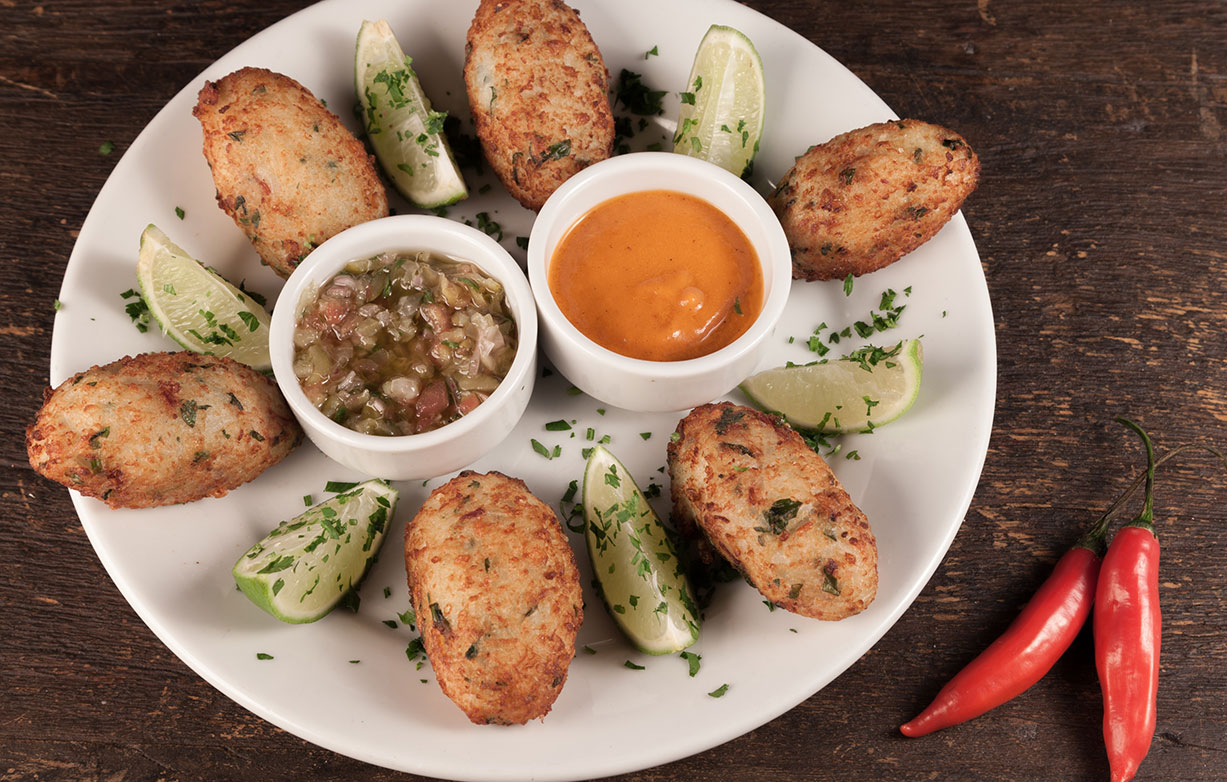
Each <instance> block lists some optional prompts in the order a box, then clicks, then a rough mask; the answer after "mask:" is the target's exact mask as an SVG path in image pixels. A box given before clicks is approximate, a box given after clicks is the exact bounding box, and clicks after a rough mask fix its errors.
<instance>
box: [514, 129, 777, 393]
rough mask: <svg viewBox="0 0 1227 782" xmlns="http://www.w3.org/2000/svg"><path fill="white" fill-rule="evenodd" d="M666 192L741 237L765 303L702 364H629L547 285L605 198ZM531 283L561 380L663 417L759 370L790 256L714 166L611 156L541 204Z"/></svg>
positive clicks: (745, 188) (773, 225) (763, 217)
mask: <svg viewBox="0 0 1227 782" xmlns="http://www.w3.org/2000/svg"><path fill="white" fill-rule="evenodd" d="M645 190H672V191H675V192H681V193H686V194H688V195H692V196H695V197H698V198H701V199H703V200H704V201H707V202H708V203H710V204H711V205H712V206H714V207H716V208H717V209H719V210H720V211H721V212H723V213H724V214H725V215H727V216H728V217H729V218H730V219H732V221H733V222H734V223H736V224H737V225H738V227H740V228H741V230H742V232H744V233H745V235H746V238H747V239H749V240H750V243H751V245H753V247H754V250H755V252H756V253H757V254H758V259H759V263H760V264H761V269H762V275H763V306H762V311H761V312H760V313H759V316H758V319H757V320H755V321H754V323H753V325H751V326H750V328H749V329H748V330H747V331H746V332H745V333H744V334H742V335H741V336H740V337H738V338H737V339H736V340H735V341H734V342H732V343H731V344H729V345H727V346H726V347H724V348H721V349H720V350H717V351H715V352H713V353H709V354H708V355H706V356H701V357H699V358H693V359H687V360H683V361H647V360H643V359H637V358H630V357H628V356H623V355H620V354H618V353H615V352H613V351H611V350H608V349H607V348H604V347H602V346H600V345H598V344H597V343H596V342H594V341H593V340H591V339H589V338H588V337H586V336H584V334H582V333H581V332H580V331H579V329H577V328H576V327H575V326H574V325H573V324H572V323H571V322H570V321H569V320H567V318H566V316H565V315H563V313H562V310H561V309H560V308H559V306H558V304H557V302H555V300H554V297H553V295H552V294H551V292H550V286H549V265H550V262H551V259H552V258H553V255H554V249H555V247H556V246H557V245H558V243H559V241H560V240H561V239H562V238H563V236H564V235H565V234H566V232H567V230H568V229H569V228H570V227H571V226H572V225H574V224H575V222H576V221H577V220H579V219H580V218H581V217H582V216H583V215H584V214H585V213H587V212H588V211H589V210H590V209H592V208H593V207H595V206H596V205H597V204H600V203H602V202H604V201H606V200H608V199H610V198H614V197H615V196H620V195H624V194H626V193H633V192H639V191H645ZM528 278H529V280H530V282H531V284H532V289H533V295H534V296H535V297H536V300H537V310H538V314H539V316H540V318H541V347H542V349H543V350H544V351H545V354H546V356H548V357H549V359H550V361H551V362H553V364H554V366H555V367H557V368H558V370H559V371H560V372H562V374H563V375H565V376H566V377H567V379H568V380H570V381H571V382H572V383H574V384H575V386H576V387H578V388H579V389H580V390H582V391H584V392H585V393H586V394H588V395H590V396H593V397H595V398H597V399H599V400H601V401H603V402H606V403H608V404H610V405H614V406H616V407H621V408H624V409H626V410H634V411H639V412H665V411H673V410H684V409H687V408H691V407H694V406H696V405H700V404H704V403H706V402H710V401H712V400H713V399H716V398H718V397H720V396H723V395H724V394H726V393H728V392H729V391H731V390H732V389H733V388H735V387H736V386H737V384H738V383H740V382H741V381H742V380H745V379H746V378H747V377H749V376H750V375H751V374H752V373H753V372H754V370H755V369H756V368H757V366H758V362H759V359H760V357H761V351H759V350H758V348H759V347H760V346H761V345H762V343H763V341H764V340H765V339H767V337H769V336H770V335H771V333H772V332H773V331H774V330H775V326H776V323H777V322H778V321H779V319H780V316H781V315H783V313H784V305H785V304H786V303H787V301H788V291H789V287H790V285H791V283H792V258H791V256H790V254H789V250H788V240H787V239H786V238H785V236H784V229H783V228H781V227H780V222H779V220H778V219H777V218H776V216H775V214H774V213H773V212H772V211H771V208H770V207H769V206H767V202H766V201H764V200H763V198H762V196H760V195H759V194H758V193H757V192H755V190H754V188H752V187H750V185H748V184H746V183H745V182H743V181H742V180H741V179H739V178H738V177H736V176H733V175H732V174H730V173H729V172H727V171H725V170H724V169H722V168H719V167H717V166H715V165H712V164H711V163H707V162H705V161H702V160H698V159H696V158H692V157H687V156H686V155H679V154H674V153H670V152H640V153H635V154H630V155H622V156H620V157H615V158H610V159H609V160H605V161H602V162H600V163H597V164H595V165H592V166H589V167H588V168H586V169H584V170H583V171H581V172H580V173H578V174H576V175H575V176H573V177H571V178H570V179H569V180H567V181H566V183H564V184H563V185H562V187H560V188H558V190H556V191H555V192H554V194H553V195H551V196H550V198H549V200H548V201H546V202H545V206H544V207H542V209H541V213H540V214H539V215H538V216H537V220H536V222H535V223H534V224H533V229H532V234H531V236H530V237H529V242H528Z"/></svg>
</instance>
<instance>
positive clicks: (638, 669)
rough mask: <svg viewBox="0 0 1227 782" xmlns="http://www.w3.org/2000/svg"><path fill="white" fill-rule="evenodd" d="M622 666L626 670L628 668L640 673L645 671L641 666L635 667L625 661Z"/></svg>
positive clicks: (628, 661)
mask: <svg viewBox="0 0 1227 782" xmlns="http://www.w3.org/2000/svg"><path fill="white" fill-rule="evenodd" d="M622 665H623V666H625V667H627V668H630V669H631V670H632V671H642V670H646V669H645V668H644V667H643V666H642V665H635V664H634V663H633V662H631V661H630V660H627V661H626V662H624V663H622Z"/></svg>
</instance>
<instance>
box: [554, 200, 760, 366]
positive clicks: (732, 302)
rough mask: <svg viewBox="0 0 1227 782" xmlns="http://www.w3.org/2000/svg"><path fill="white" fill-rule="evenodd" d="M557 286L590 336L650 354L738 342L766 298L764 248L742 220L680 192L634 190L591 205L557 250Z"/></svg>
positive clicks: (618, 349) (664, 357)
mask: <svg viewBox="0 0 1227 782" xmlns="http://www.w3.org/2000/svg"><path fill="white" fill-rule="evenodd" d="M549 286H550V291H551V293H552V294H553V296H554V300H555V301H556V302H557V303H558V306H559V308H560V309H561V310H562V314H563V315H565V316H566V318H567V320H569V321H571V323H572V324H573V325H574V326H575V327H576V328H577V329H579V330H580V332H582V333H583V334H584V335H585V336H587V337H588V338H589V339H591V340H593V341H594V342H596V343H597V344H599V345H601V346H602V347H604V348H607V349H609V350H612V351H613V352H615V353H619V354H621V355H624V356H629V357H631V358H638V359H645V360H648V361H681V360H685V359H691V358H698V357H699V356H705V355H707V354H708V353H713V352H715V351H717V350H719V349H720V348H723V347H725V346H726V345H729V344H730V343H732V342H733V341H734V340H736V339H737V338H738V337H739V336H741V335H742V334H743V333H745V331H746V329H748V328H749V327H750V325H751V324H753V323H754V321H755V319H756V318H757V317H758V314H759V311H760V310H761V308H762V299H763V278H762V271H761V269H760V268H759V261H758V255H757V253H755V251H754V248H753V246H752V245H751V244H750V241H749V239H747V238H746V235H745V234H744V233H743V232H742V230H741V229H740V228H739V227H738V226H737V224H736V223H734V222H733V221H732V220H731V219H729V218H728V216H726V215H725V214H724V213H723V212H721V211H720V210H719V209H717V208H716V207H714V206H712V205H711V204H709V203H707V202H706V201H704V200H702V199H700V198H696V197H694V196H691V195H688V194H685V193H679V192H674V191H671V190H648V191H642V192H638V193H627V194H626V195H621V196H616V197H614V198H611V199H609V200H607V201H604V202H602V203H600V204H597V205H596V206H595V207H593V208H592V209H591V210H589V211H588V212H587V213H586V214H584V215H583V217H581V218H580V219H579V220H578V221H576V223H575V224H574V225H572V226H571V228H570V229H568V231H567V233H566V234H565V235H564V236H563V238H562V239H561V241H559V242H558V245H557V247H556V248H555V249H554V253H553V257H552V258H551V262H550V267H549Z"/></svg>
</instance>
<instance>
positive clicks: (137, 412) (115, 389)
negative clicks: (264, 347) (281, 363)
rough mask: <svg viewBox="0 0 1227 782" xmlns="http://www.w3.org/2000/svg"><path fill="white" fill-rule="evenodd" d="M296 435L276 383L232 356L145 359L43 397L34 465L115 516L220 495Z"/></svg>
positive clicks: (30, 449) (29, 434)
mask: <svg viewBox="0 0 1227 782" xmlns="http://www.w3.org/2000/svg"><path fill="white" fill-rule="evenodd" d="M301 439H302V430H301V429H300V428H299V426H298V422H297V421H296V420H295V419H294V416H293V414H291V413H290V410H289V407H288V406H287V405H286V403H285V400H284V399H283V398H282V397H281V392H280V391H279V390H278V389H277V386H276V384H275V383H273V381H271V380H269V379H268V378H267V377H265V376H264V375H261V374H260V373H259V372H256V371H255V370H254V369H251V368H250V367H248V366H245V365H243V364H240V363H238V362H237V361H234V360H232V359H229V358H219V357H216V356H204V355H200V354H198V353H191V352H186V351H185V352H181V353H144V354H141V355H138V356H128V357H125V358H122V359H120V360H118V361H115V362H113V363H110V364H107V365H105V366H96V367H92V368H90V369H88V370H86V371H84V372H79V373H78V374H76V375H74V376H73V377H71V378H69V379H68V380H66V381H64V382H63V383H61V384H60V385H59V387H57V388H55V389H54V390H51V389H48V391H47V393H46V401H45V402H44V403H43V407H42V409H41V410H39V412H38V416H37V417H36V418H35V420H34V423H32V424H31V425H30V427H29V428H28V429H27V430H26V451H27V453H28V455H29V458H30V466H32V467H33V468H34V469H35V470H36V471H38V472H39V473H40V474H42V475H44V476H45V477H47V478H50V479H51V480H53V481H56V482H58V483H62V484H64V485H65V486H67V487H68V488H70V489H75V490H77V491H79V492H80V493H81V494H83V495H85V496H86V497H97V498H99V499H101V500H103V501H104V502H106V503H107V505H109V506H111V507H112V508H148V507H153V506H158V505H174V504H177V503H181V502H192V501H193V500H199V499H201V498H204V497H220V496H222V495H223V494H225V493H226V492H228V491H230V490H231V489H233V488H236V487H237V486H240V485H242V484H244V483H246V482H247V481H250V480H251V479H253V478H255V477H256V476H257V475H259V474H260V473H262V472H264V470H266V469H267V468H269V467H271V466H272V465H274V464H276V463H277V462H279V461H281V460H282V459H283V458H285V456H286V454H288V453H289V452H290V451H292V450H293V449H294V447H295V446H296V445H298V443H299V441H300V440H301Z"/></svg>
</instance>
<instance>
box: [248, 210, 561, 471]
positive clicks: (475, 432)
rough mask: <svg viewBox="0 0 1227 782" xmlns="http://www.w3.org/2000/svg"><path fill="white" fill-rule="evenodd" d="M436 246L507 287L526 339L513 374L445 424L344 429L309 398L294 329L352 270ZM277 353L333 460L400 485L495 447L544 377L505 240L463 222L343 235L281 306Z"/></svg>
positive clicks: (297, 280)
mask: <svg viewBox="0 0 1227 782" xmlns="http://www.w3.org/2000/svg"><path fill="white" fill-rule="evenodd" d="M415 250H430V251H432V252H435V253H439V254H441V255H446V256H450V257H452V258H455V259H457V260H465V261H471V262H472V263H474V264H476V265H477V266H478V267H480V268H481V269H482V271H484V272H485V273H486V274H488V275H490V276H491V277H494V278H495V279H496V280H498V281H499V282H501V283H502V284H503V289H504V291H505V295H506V298H507V304H508V306H509V309H510V310H511V314H512V317H514V318H515V322H516V330H517V334H518V338H519V342H518V347H517V350H516V356H515V360H514V361H513V362H512V364H511V369H510V370H509V371H508V373H507V376H506V377H504V378H503V380H502V382H501V383H499V386H498V388H497V389H495V391H494V392H493V393H492V394H490V396H489V398H488V399H486V400H485V401H484V402H482V403H481V404H480V405H478V406H477V408H476V409H475V410H473V411H472V412H471V413H469V414H468V415H466V416H464V417H462V418H460V419H459V420H456V421H453V422H452V423H450V424H447V425H446V426H443V427H441V428H439V429H436V430H434V431H430V432H423V433H421V434H413V435H404V436H400V437H385V436H380V435H371V434H362V433H359V432H355V431H353V430H352V429H347V428H345V427H344V426H341V425H340V424H338V423H336V422H335V421H333V420H332V419H330V418H329V417H328V416H326V415H324V414H323V413H322V412H320V411H319V409H318V408H316V407H315V406H314V405H313V404H311V402H310V400H308V399H307V395H306V394H305V393H303V390H302V387H301V386H300V385H299V382H298V378H297V377H296V376H295V375H294V368H293V365H294V326H295V324H296V323H297V322H298V318H299V315H300V313H301V312H302V308H303V307H304V306H305V305H306V304H308V303H309V299H308V300H307V301H304V300H303V299H304V294H309V295H314V292H315V291H316V290H318V287H319V286H321V285H323V284H324V283H326V282H327V281H328V280H329V279H331V278H332V277H333V276H334V275H336V274H337V272H339V271H340V270H341V268H342V267H344V266H345V264H347V263H349V262H350V261H352V260H355V259H357V258H368V257H370V256H373V255H377V254H379V253H382V252H386V251H393V252H396V251H410V252H411V251H415ZM269 351H270V353H271V355H272V361H273V374H274V375H275V376H276V378H277V385H278V386H280V387H281V393H282V394H284V395H285V398H286V400H287V401H288V402H289V404H290V409H291V410H292V411H293V412H294V415H295V416H296V417H297V418H298V420H299V422H300V423H301V424H302V427H303V430H304V431H305V432H306V433H307V436H308V437H309V438H311V442H313V443H315V445H316V447H318V448H319V449H320V450H321V451H323V452H324V454H325V455H327V456H329V457H330V458H332V459H334V460H336V461H338V462H340V463H341V464H343V465H345V466H347V467H352V468H353V469H355V470H358V471H359V472H362V473H364V474H366V475H371V476H376V477H380V478H389V479H393V480H407V479H424V478H433V477H435V476H438V475H443V474H445V473H449V472H452V471H453V470H458V469H460V468H461V467H464V466H466V465H468V464H470V463H472V462H473V461H475V460H476V459H478V458H480V457H481V456H483V455H485V454H486V453H488V452H489V451H491V450H492V449H494V448H495V446H497V445H498V444H499V443H500V442H502V440H503V438H505V437H506V436H507V435H508V434H509V433H510V432H511V430H512V429H513V428H515V425H516V423H517V422H518V421H519V420H520V416H521V415H523V413H524V410H525V408H526V407H527V406H528V400H529V398H530V397H531V396H532V392H533V383H534V381H535V379H536V376H537V312H536V308H535V307H534V304H533V295H532V291H530V290H529V287H528V282H527V281H526V280H525V279H524V273H523V272H522V271H520V267H519V266H518V265H517V264H516V262H515V260H514V259H512V257H511V256H510V255H509V254H508V253H507V251H506V250H504V249H503V248H502V247H501V246H500V245H499V244H498V242H495V241H494V240H493V239H491V238H490V237H489V236H486V235H485V234H484V233H482V232H481V231H478V230H476V229H474V228H470V227H469V226H466V225H462V224H460V223H457V222H455V221H454V220H447V219H445V218H442V217H433V216H429V215H398V216H394V217H385V218H381V219H379V220H372V221H371V222H368V223H363V224H361V225H357V226H355V227H353V228H350V229H348V230H346V231H342V232H341V233H339V234H337V235H336V236H334V237H332V238H331V239H329V240H328V241H326V242H324V243H323V244H321V245H320V246H319V247H317V248H315V250H313V251H312V252H311V254H310V255H308V256H307V259H306V260H305V261H303V263H302V265H300V266H299V267H298V268H297V269H295V270H294V273H293V274H292V275H291V276H290V279H289V280H288V281H287V282H286V284H285V288H283V289H282V291H281V296H280V298H279V299H278V300H277V304H276V306H275V307H274V309H273V318H272V327H271V329H270V331H269Z"/></svg>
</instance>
